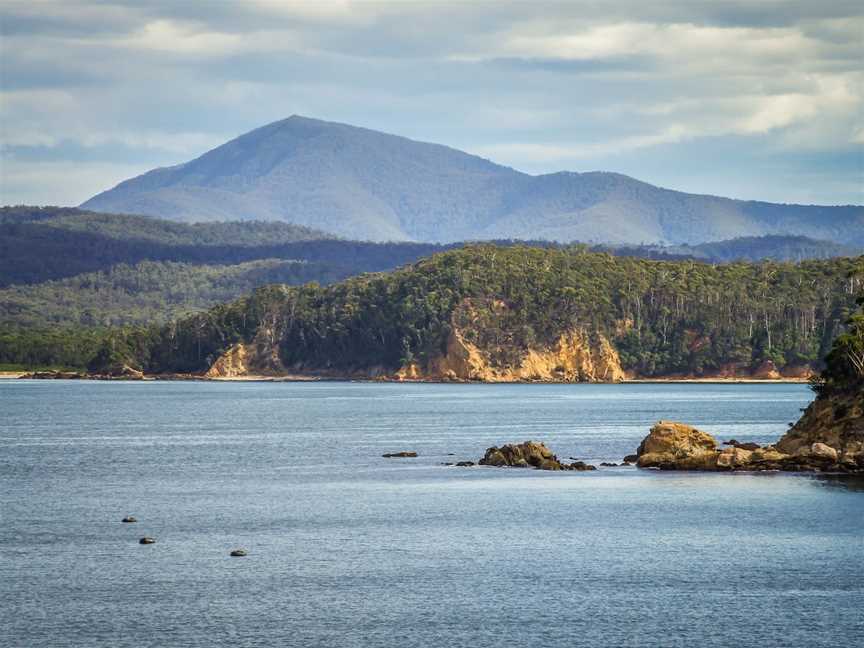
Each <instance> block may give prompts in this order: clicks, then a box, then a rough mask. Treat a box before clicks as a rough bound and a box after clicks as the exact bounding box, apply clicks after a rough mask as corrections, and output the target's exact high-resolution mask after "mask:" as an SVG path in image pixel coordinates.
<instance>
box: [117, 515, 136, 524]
mask: <svg viewBox="0 0 864 648" xmlns="http://www.w3.org/2000/svg"><path fill="white" fill-rule="evenodd" d="M120 521H121V522H126V523H127V524H128V523H130V522H137V521H138V518H136V517H135V516H134V515H127V516H126V517H124V518H123V519H122V520H120Z"/></svg>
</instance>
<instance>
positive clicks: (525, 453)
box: [479, 441, 597, 470]
mask: <svg viewBox="0 0 864 648" xmlns="http://www.w3.org/2000/svg"><path fill="white" fill-rule="evenodd" d="M479 463H480V465H481V466H498V467H502V468H503V467H510V468H538V469H539V470H597V467H596V466H592V465H590V464H587V463H585V462H584V461H574V462H573V463H570V464H566V463H561V462H560V461H559V460H558V457H556V456H555V455H554V454H553V453H552V451H551V450H550V449H549V448H547V447H546V446H545V445H544V444H542V443H539V442H537V441H525V442H524V443H519V444H509V443H508V444H507V445H503V446H501V447H500V448H498V447H495V446H493V447H491V448H489V449H487V450H486V454H485V455H484V456H483V458H482V459H481V460H480V461H479Z"/></svg>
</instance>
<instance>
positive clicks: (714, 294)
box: [0, 245, 860, 376]
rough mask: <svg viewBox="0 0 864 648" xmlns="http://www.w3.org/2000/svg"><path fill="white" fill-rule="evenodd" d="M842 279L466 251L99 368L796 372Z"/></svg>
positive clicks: (837, 320)
mask: <svg viewBox="0 0 864 648" xmlns="http://www.w3.org/2000/svg"><path fill="white" fill-rule="evenodd" d="M853 264H854V261H853V260H850V259H834V260H831V261H808V262H805V263H801V264H797V265H796V264H788V263H774V262H766V263H758V264H752V263H739V264H730V265H723V266H713V265H707V264H702V263H696V262H690V261H683V262H682V261H679V262H661V261H647V260H644V259H637V258H622V257H614V256H611V255H608V254H598V253H591V252H587V251H586V250H585V249H584V248H582V247H575V248H567V249H538V248H529V247H521V246H515V247H499V246H494V245H474V246H469V247H466V248H463V249H460V250H454V251H449V252H445V253H441V254H437V255H435V256H433V257H431V258H429V259H424V260H422V261H420V262H418V263H416V264H414V265H412V266H409V267H407V268H404V269H402V270H398V271H395V272H391V273H387V274H373V275H364V276H360V277H356V278H353V279H349V280H346V281H343V282H341V283H338V284H334V285H331V286H327V287H321V286H318V285H316V284H309V285H304V286H298V287H286V286H271V287H266V288H261V289H259V290H257V291H255V292H254V293H253V294H252V295H250V296H249V297H247V298H244V299H241V300H238V301H236V302H234V303H232V304H227V305H222V306H219V307H216V308H214V309H212V310H210V311H208V312H206V313H202V314H198V315H194V316H192V317H189V318H187V319H184V320H181V321H179V322H175V323H172V324H170V325H168V326H166V327H163V328H161V329H152V328H151V329H139V330H136V331H134V332H129V333H126V334H125V335H123V336H116V335H115V336H113V339H112V340H111V342H110V354H113V355H112V358H114V359H115V360H116V359H117V358H118V357H120V358H123V359H125V360H128V361H130V362H133V363H135V364H137V365H138V366H141V367H142V368H144V369H146V370H149V371H154V372H162V371H202V370H205V369H206V368H207V367H208V366H209V364H210V363H212V362H213V360H215V358H216V357H218V355H219V354H220V353H222V352H224V351H225V350H226V349H227V348H228V347H229V346H230V345H232V344H234V343H236V342H238V341H247V342H248V341H251V340H253V338H255V339H256V340H257V341H258V342H261V343H264V344H267V345H270V346H271V347H272V348H274V349H276V350H277V351H278V354H279V359H280V360H281V362H282V363H283V364H284V366H286V367H303V368H307V369H308V368H320V369H331V370H336V371H339V370H356V369H363V368H370V367H376V366H377V367H384V368H388V369H395V368H398V367H399V366H402V365H403V364H405V363H408V362H418V363H421V364H422V363H424V362H427V361H428V360H430V359H432V358H434V357H435V356H436V355H439V354H440V353H441V352H442V350H443V347H444V345H445V343H446V340H447V337H448V335H449V334H450V331H451V329H452V327H453V326H454V325H456V326H458V327H459V328H460V330H461V331H462V333H463V335H464V336H465V338H466V339H467V340H468V341H469V342H471V343H474V344H477V345H478V346H481V347H483V348H486V349H492V352H493V353H498V354H500V357H501V359H502V360H503V361H507V360H508V359H512V358H513V357H515V356H517V355H518V354H519V353H521V352H523V351H524V350H525V349H527V348H529V347H537V346H542V345H549V344H551V343H552V342H553V341H554V340H555V339H557V338H558V337H559V336H560V335H561V333H562V332H564V331H566V330H571V329H574V328H575V329H583V330H585V331H588V332H589V333H592V334H593V333H599V334H603V335H605V336H606V337H607V338H609V339H610V340H611V341H612V343H613V345H614V346H615V347H616V348H617V349H618V351H619V353H620V355H621V360H622V364H623V366H624V368H625V369H627V370H630V371H632V372H634V373H636V374H638V375H643V376H660V375H669V374H677V373H681V374H694V375H701V374H705V373H711V372H715V371H719V370H721V369H723V368H724V367H727V366H729V365H734V366H736V367H743V368H745V369H748V368H753V367H756V366H758V365H760V364H761V363H764V362H765V361H769V360H770V361H771V362H773V363H774V364H775V365H776V366H778V367H783V366H785V365H801V364H804V363H816V362H818V360H819V358H821V357H822V356H824V354H825V353H826V352H827V350H828V349H829V348H830V346H831V343H832V341H833V340H834V338H835V337H836V336H837V335H838V334H839V333H840V332H841V330H842V325H843V322H844V321H846V320H847V319H848V317H849V315H850V313H851V311H852V310H853V309H854V307H855V301H854V293H855V291H856V290H857V283H856V282H858V281H860V280H858V279H856V278H854V277H850V276H849V275H850V272H851V270H852V268H853ZM466 304H470V308H465V307H464V306H465V305H466ZM502 306H503V307H502ZM106 348H107V347H106ZM105 353H106V354H108V351H106V352H105ZM110 354H108V355H110ZM2 359H3V358H0V360H2ZM6 361H9V362H13V361H14V360H6Z"/></svg>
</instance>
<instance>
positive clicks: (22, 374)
mask: <svg viewBox="0 0 864 648" xmlns="http://www.w3.org/2000/svg"><path fill="white" fill-rule="evenodd" d="M31 373H32V372H26V371H2V372H0V380H56V379H58V378H64V377H63V376H58V377H56V378H55V377H51V376H38V377H34V376H31V375H30V374H31ZM66 378H67V379H70V380H109V381H110V380H117V381H124V382H130V381H135V380H144V381H164V382H171V381H186V380H192V381H201V382H369V383H415V384H438V385H640V384H682V385H686V384H706V385H710V384H715V385H745V384H746V385H779V384H807V383H808V379H807V378H791V377H790V378H752V377H740V378H739V377H734V378H733V377H723V378H721V377H708V378H680V377H675V378H663V377H656V378H630V379H626V380H621V381H596V382H589V381H586V382H570V381H554V380H514V381H482V380H433V379H395V378H390V377H378V378H373V377H369V376H351V375H342V376H333V375H315V374H286V375H282V376H268V375H263V374H250V375H245V376H218V377H216V376H200V375H191V374H162V375H158V374H157V375H154V374H147V375H145V376H143V378H130V377H127V376H116V377H112V376H102V375H84V374H81V375H79V376H75V377H66Z"/></svg>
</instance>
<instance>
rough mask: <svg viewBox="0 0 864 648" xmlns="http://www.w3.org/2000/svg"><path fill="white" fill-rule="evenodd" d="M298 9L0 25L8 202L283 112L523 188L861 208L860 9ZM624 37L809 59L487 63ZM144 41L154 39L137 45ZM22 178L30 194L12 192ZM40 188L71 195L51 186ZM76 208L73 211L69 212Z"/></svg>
mask: <svg viewBox="0 0 864 648" xmlns="http://www.w3.org/2000/svg"><path fill="white" fill-rule="evenodd" d="M823 5H827V6H823ZM310 7H312V5H294V10H291V9H290V8H289V10H286V9H285V7H276V6H275V5H267V4H257V5H256V4H254V3H251V2H243V3H241V2H213V3H207V4H206V5H203V4H201V3H196V2H147V3H141V2H131V1H130V2H103V3H98V4H94V3H88V2H83V1H78V0H69V1H68V2H63V3H56V4H54V5H50V4H44V3H42V4H40V5H39V7H38V9H37V10H34V9H33V8H32V6H29V5H24V4H15V3H6V4H4V5H2V6H0V29H2V32H3V33H4V34H6V36H5V37H4V38H3V40H2V43H0V47H2V49H3V51H2V62H0V66H2V67H0V85H2V87H0V91H2V93H3V95H4V96H3V99H4V101H3V102H2V105H0V120H2V122H3V129H2V137H3V138H4V139H8V140H10V141H11V142H12V144H11V145H10V144H9V142H6V146H5V148H4V154H3V155H4V158H3V159H4V167H5V169H0V173H2V174H3V175H2V177H0V188H2V189H3V190H4V195H5V194H9V195H16V196H21V195H24V194H28V192H36V191H38V187H39V183H38V182H36V181H34V180H33V178H34V177H35V176H34V174H35V173H36V171H35V169H37V168H39V166H40V165H42V166H43V168H44V169H45V179H46V182H50V181H51V174H52V173H55V171H53V169H58V171H56V173H60V171H59V169H62V173H63V174H66V176H68V174H69V173H75V172H77V171H76V170H77V169H81V173H85V172H86V174H87V175H86V182H87V187H88V191H89V187H91V186H92V184H93V183H95V182H96V181H97V180H98V178H99V173H101V172H103V171H104V170H105V169H110V168H120V165H121V163H124V167H123V168H146V167H148V166H157V165H166V164H174V163H177V162H181V161H184V160H186V159H189V158H191V157H194V156H195V155H197V154H200V153H201V152H203V151H204V150H205V149H206V148H207V147H208V146H209V144H208V142H213V143H216V142H219V141H222V140H224V139H228V138H229V137H231V136H234V135H238V134H240V133H242V132H244V131H246V130H250V129H252V128H254V127H256V126H260V125H261V124H263V123H266V122H268V121H273V120H276V119H280V118H284V117H286V116H288V115H290V114H292V113H300V114H306V115H309V116H312V117H319V118H324V119H332V120H337V121H345V122H349V123H354V124H357V125H361V126H367V127H371V128H377V129H379V130H385V131H388V132H395V133H398V134H403V135H406V136H409V137H413V138H416V139H422V140H426V141H438V142H441V143H445V144H449V145H452V146H456V147H459V148H464V149H467V150H469V151H480V152H482V151H491V150H495V151H499V152H500V153H499V154H497V155H498V156H497V157H496V161H500V162H502V163H506V164H509V165H512V166H515V167H517V168H522V169H525V170H528V171H532V172H546V171H554V170H558V169H560V168H571V169H573V170H587V169H606V170H613V171H622V172H625V173H629V174H631V175H634V176H636V177H640V178H643V179H645V180H648V181H652V182H655V183H659V184H663V185H667V186H671V187H673V188H680V189H684V190H688V189H689V190H697V191H710V192H715V193H727V194H730V195H733V196H742V197H763V198H766V199H772V200H780V199H782V198H783V196H784V195H785V194H786V193H788V196H787V199H788V200H799V199H801V198H802V196H804V197H806V196H809V197H810V198H812V200H811V201H813V202H820V201H821V202H838V201H840V202H850V201H853V200H858V201H860V200H861V192H860V185H861V183H860V177H861V172H862V168H861V167H862V163H861V157H860V155H858V156H857V157H856V155H853V154H852V152H854V151H860V150H861V147H860V145H859V144H856V143H854V142H852V139H853V138H854V137H855V133H857V132H858V131H859V130H860V132H861V134H862V135H861V137H864V122H862V118H861V115H862V108H861V106H862V97H861V87H862V81H861V79H862V72H861V68H862V39H861V37H860V34H861V25H862V22H861V21H862V18H861V14H862V11H861V10H860V9H859V8H858V7H857V3H852V2H831V3H822V4H819V3H815V2H758V3H756V2H724V1H720V0H718V1H716V2H664V1H656V2H654V1H652V2H644V1H642V2H629V1H628V2H566V3H565V2H561V3H550V2H541V3H527V2H525V3H509V2H504V3H501V2H496V3H492V2H485V3H449V4H433V3H380V4H374V3H358V4H354V5H351V6H350V7H349V9H350V10H349V11H347V12H342V11H331V12H328V11H323V12H321V11H317V10H316V11H312V10H311V9H310ZM622 23H629V24H632V23H637V24H655V23H656V24H657V25H659V26H661V27H664V26H669V25H673V24H674V25H677V26H682V25H683V26H686V25H696V26H709V27H717V28H723V29H725V28H736V29H737V28H752V29H757V30H758V29H773V28H782V30H781V32H780V34H781V35H786V34H787V32H788V34H789V35H790V37H794V38H799V37H800V38H799V40H801V42H802V48H804V49H801V48H798V45H797V43H798V41H795V43H796V44H795V46H794V47H791V48H790V47H769V46H765V47H762V48H761V49H760V47H756V46H754V49H753V52H752V53H747V54H746V55H740V54H738V53H737V52H736V51H735V46H734V45H735V43H734V42H732V44H731V46H730V47H728V48H726V47H723V46H718V49H717V51H718V52H719V53H720V56H718V55H717V54H716V52H713V51H712V52H710V53H708V54H703V53H701V52H700V51H699V49H698V47H696V48H693V45H692V43H691V42H690V41H687V40H686V39H685V40H684V42H685V43H688V44H689V45H688V46H690V47H691V48H692V49H691V50H688V51H686V52H682V53H681V54H680V55H677V54H676V53H675V52H672V53H671V55H670V53H669V52H663V51H662V45H663V42H662V41H661V43H660V45H659V46H658V47H657V50H659V51H647V50H644V49H641V50H640V49H639V47H635V46H638V45H640V43H635V46H634V51H623V52H622V51H621V48H618V49H616V48H609V49H608V51H607V50H606V49H604V48H603V47H599V48H596V51H594V52H592V54H591V56H588V57H581V58H577V57H574V56H571V55H569V54H568V53H567V52H558V51H556V50H555V45H554V42H553V44H552V45H549V46H548V47H546V49H543V48H539V49H540V50H541V51H540V52H539V53H531V52H528V53H524V52H520V53H514V52H512V51H506V50H505V49H504V48H503V46H504V45H506V44H507V43H508V42H509V41H508V39H510V38H513V37H524V36H537V37H544V38H545V37H559V36H565V37H566V36H569V35H572V34H584V33H586V32H588V31H590V30H591V29H595V28H598V27H606V26H614V25H619V24H622ZM154 26H155V27H154ZM160 26H161V28H165V29H167V30H168V31H166V32H165V33H164V34H161V35H160V34H159V33H156V35H155V36H154V35H153V34H152V33H151V34H150V35H149V37H150V38H151V40H150V41H148V40H146V38H145V37H144V36H142V34H144V35H145V36H146V34H145V32H144V31H143V30H144V29H145V28H149V29H154V28H156V27H160ZM171 30H176V35H175V32H172V31H171ZM783 30H785V31H783ZM157 32H158V30H157ZM723 33H725V32H723ZM771 33H772V34H774V32H771ZM202 35H203V36H202ZM774 35H775V36H776V34H774ZM196 36H197V37H202V38H203V40H201V41H200V42H197V41H194V38H195V37H196ZM662 37H663V36H662V34H661V35H660V36H658V37H657V38H660V39H662ZM153 39H155V40H153ZM160 39H161V40H160ZM208 39H210V40H208ZM624 45H628V43H626V42H625V43H624ZM697 45H698V43H697ZM670 47H671V45H670ZM624 49H625V50H626V49H627V48H624ZM547 50H548V51H547ZM700 57H704V58H700ZM724 57H725V58H724ZM715 59H719V62H718V61H717V60H715ZM775 100H776V105H775V104H774V103H771V102H772V101H775ZM764 111H767V112H768V113H769V114H768V115H767V116H766V115H764V114H762V112H764ZM28 138H29V139H28ZM46 138H47V139H50V140H51V141H52V144H51V145H48V144H46V142H45V140H46ZM532 147H533V150H534V153H533V154H530V151H531V150H532ZM580 150H581V151H586V150H587V151H591V155H590V156H588V157H586V156H585V155H584V153H581V154H579V151H580ZM520 151H521V152H520ZM526 151H527V152H526ZM568 152H575V153H574V154H573V155H570V156H569V157H568ZM544 156H545V157H544ZM49 162H54V163H56V164H49ZM15 165H19V166H17V167H16V166H15ZM18 170H20V172H19V171H18ZM25 171H26V173H25ZM108 175H111V174H108ZM25 176H26V178H27V184H26V185H25V184H24V183H23V181H22V183H21V184H19V185H18V186H17V188H16V187H14V186H12V185H13V184H14V183H15V182H18V181H17V180H15V178H19V177H25ZM754 178H758V179H759V180H758V182H757V181H755V180H754ZM805 178H806V185H805V184H804V182H805V181H804V179H805ZM111 179H112V180H114V179H115V177H114V175H111ZM856 179H858V180H859V182H858V183H857V187H856V182H855V181H856ZM4 184H5V185H6V186H5V187H4V186H2V185H4ZM108 184H110V182H109V181H108V177H107V175H106V181H105V185H106V186H107V185H108ZM57 186H58V187H59V186H62V187H64V188H68V190H69V191H73V190H74V191H78V189H76V186H75V183H74V182H72V181H71V180H68V179H66V180H65V181H64V182H63V183H62V184H58V185H57ZM12 190H14V191H12ZM64 190H67V189H64ZM760 192H761V193H760ZM838 192H840V194H842V195H839V197H838ZM844 192H845V193H844ZM805 194H806V196H805ZM28 195H31V194H28ZM856 196H857V198H856ZM86 197H87V195H79V194H77V193H75V195H72V194H71V193H70V197H69V202H70V203H72V202H77V201H80V200H83V199H85V198H86ZM32 201H33V202H40V200H39V196H38V194H36V193H32Z"/></svg>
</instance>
